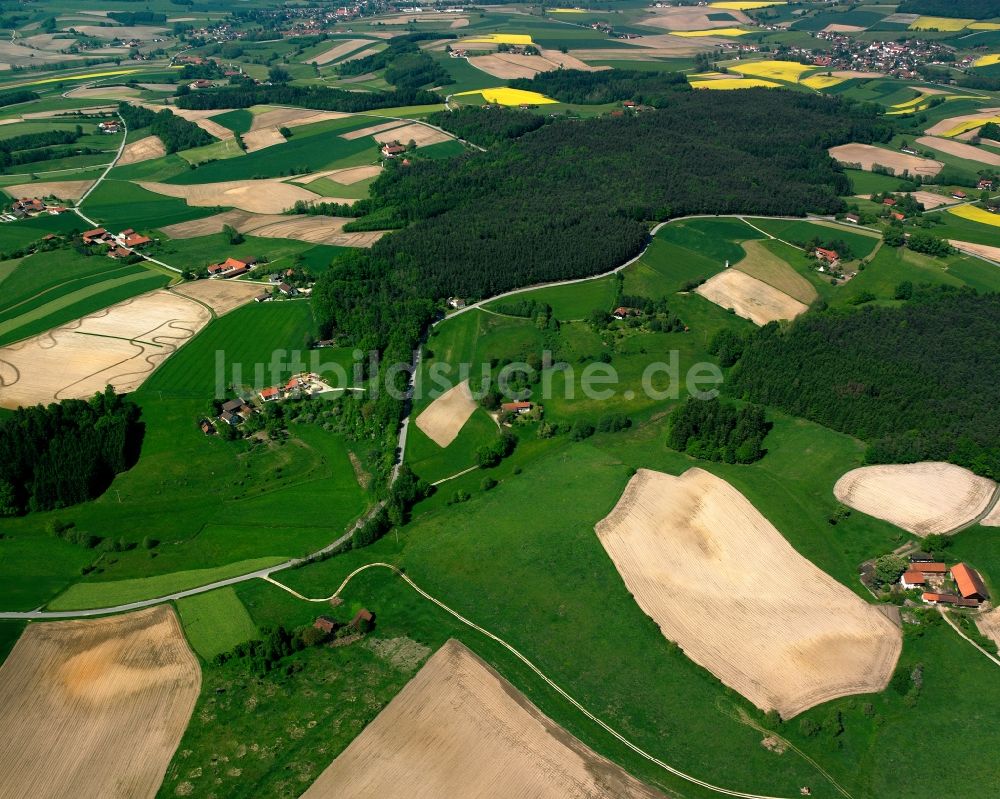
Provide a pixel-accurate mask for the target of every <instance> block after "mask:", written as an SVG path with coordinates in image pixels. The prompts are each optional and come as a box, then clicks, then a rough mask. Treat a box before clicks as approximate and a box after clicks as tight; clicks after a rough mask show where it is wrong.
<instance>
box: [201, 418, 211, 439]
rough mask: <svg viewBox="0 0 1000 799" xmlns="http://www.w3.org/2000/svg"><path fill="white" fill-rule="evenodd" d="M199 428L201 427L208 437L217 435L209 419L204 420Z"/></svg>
mask: <svg viewBox="0 0 1000 799" xmlns="http://www.w3.org/2000/svg"><path fill="white" fill-rule="evenodd" d="M199 426H200V427H201V432H203V433H204V434H205V435H206V436H214V435H215V426H214V425H213V424H212V423H211V422H210V421H208V419H202V420H201V424H200V425H199Z"/></svg>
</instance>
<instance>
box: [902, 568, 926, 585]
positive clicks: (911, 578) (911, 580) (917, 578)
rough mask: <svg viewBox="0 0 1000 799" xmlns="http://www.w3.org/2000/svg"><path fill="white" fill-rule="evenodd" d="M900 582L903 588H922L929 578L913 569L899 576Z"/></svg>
mask: <svg viewBox="0 0 1000 799" xmlns="http://www.w3.org/2000/svg"><path fill="white" fill-rule="evenodd" d="M899 584H900V585H901V586H903V588H921V587H923V586H925V585H927V578H925V577H924V575H923V574H922V573H921V572H918V571H912V570H911V571H908V572H905V573H904V574H903V576H902V577H900V578H899Z"/></svg>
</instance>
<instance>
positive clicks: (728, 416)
mask: <svg viewBox="0 0 1000 799" xmlns="http://www.w3.org/2000/svg"><path fill="white" fill-rule="evenodd" d="M770 429H771V425H770V424H769V423H768V422H767V420H766V419H765V418H764V409H763V408H761V407H760V406H758V405H745V406H743V407H741V408H737V407H736V406H734V405H724V404H723V403H721V402H719V400H718V399H710V400H702V399H696V398H695V397H688V399H687V402H685V403H684V404H683V405H679V406H678V407H677V408H676V409H674V412H673V413H671V414H670V431H669V432H668V433H667V446H668V447H670V448H671V449H676V450H677V451H678V452H686V453H687V454H688V455H691V456H692V457H694V458H702V459H703V460H708V461H721V462H724V463H753V462H754V461H758V460H760V459H761V458H762V457H764V452H765V450H764V437H765V436H766V435H767V431H768V430H770Z"/></svg>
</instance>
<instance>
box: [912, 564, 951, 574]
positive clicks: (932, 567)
mask: <svg viewBox="0 0 1000 799" xmlns="http://www.w3.org/2000/svg"><path fill="white" fill-rule="evenodd" d="M910 569H911V570H912V571H917V572H920V573H921V574H923V575H927V574H947V573H948V567H947V566H945V565H944V564H943V563H912V564H910Z"/></svg>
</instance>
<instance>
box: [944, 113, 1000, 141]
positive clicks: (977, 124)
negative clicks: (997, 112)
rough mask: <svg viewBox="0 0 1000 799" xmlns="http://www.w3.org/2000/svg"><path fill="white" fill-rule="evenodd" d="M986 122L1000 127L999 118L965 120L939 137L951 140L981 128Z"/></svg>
mask: <svg viewBox="0 0 1000 799" xmlns="http://www.w3.org/2000/svg"><path fill="white" fill-rule="evenodd" d="M987 122H996V123H997V124H998V125H1000V116H995V117H986V119H967V120H965V122H959V123H958V124H957V125H955V127H953V128H951V129H950V130H946V131H945V132H944V133H941V134H939V135H941V136H944V137H945V138H946V139H953V138H955V137H956V136H961V135H962V134H963V133H965V132H967V131H970V130H975V129H976V128H981V127H982V126H983V125H985V124H986V123H987Z"/></svg>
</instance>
